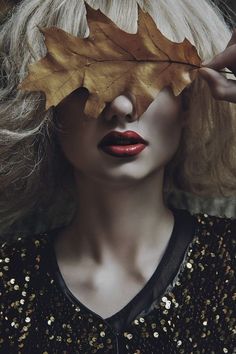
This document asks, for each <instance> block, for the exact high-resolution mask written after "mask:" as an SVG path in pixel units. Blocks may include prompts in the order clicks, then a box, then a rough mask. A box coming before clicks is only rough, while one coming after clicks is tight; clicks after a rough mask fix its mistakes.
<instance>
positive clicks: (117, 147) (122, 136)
mask: <svg viewBox="0 0 236 354" xmlns="http://www.w3.org/2000/svg"><path fill="white" fill-rule="evenodd" d="M147 145H148V142H147V141H146V140H144V139H143V138H142V137H141V136H140V135H139V134H137V133H135V132H134V131H132V130H128V131H126V132H124V133H121V132H117V131H113V132H110V133H109V134H107V135H105V136H104V137H103V139H102V140H101V141H100V143H99V144H98V148H100V149H101V150H102V151H103V152H105V153H107V154H109V155H112V156H115V157H130V156H134V155H137V154H139V153H140V152H141V151H142V150H143V149H145V147H146V146H147Z"/></svg>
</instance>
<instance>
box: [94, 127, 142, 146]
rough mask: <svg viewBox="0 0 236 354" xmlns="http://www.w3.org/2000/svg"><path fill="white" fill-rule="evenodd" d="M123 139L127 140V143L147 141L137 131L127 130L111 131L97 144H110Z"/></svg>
mask: <svg viewBox="0 0 236 354" xmlns="http://www.w3.org/2000/svg"><path fill="white" fill-rule="evenodd" d="M125 140H127V144H131V143H133V144H137V143H143V144H146V145H147V144H148V142H147V141H146V140H144V139H143V138H142V137H141V136H140V135H139V134H138V133H136V132H134V131H132V130H127V131H126V132H118V131H111V132H110V133H108V134H106V135H105V136H104V137H103V138H102V140H101V141H100V142H99V144H98V146H103V145H111V144H115V143H117V142H121V141H125Z"/></svg>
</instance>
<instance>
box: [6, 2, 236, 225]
mask: <svg viewBox="0 0 236 354" xmlns="http://www.w3.org/2000/svg"><path fill="white" fill-rule="evenodd" d="M86 2H87V3H88V4H89V5H90V6H92V7H93V8H95V9H96V8H100V9H101V11H102V12H104V13H105V14H106V15H107V16H108V17H109V18H111V19H112V20H113V21H114V22H115V23H116V24H117V25H118V26H119V27H120V28H122V29H123V30H125V31H127V32H131V33H135V32H136V31H137V18H138V7H137V4H139V5H140V7H141V8H142V9H143V10H144V11H147V12H148V13H150V15H151V16H152V18H153V19H154V21H155V22H156V24H157V26H158V28H159V29H160V30H161V31H162V32H163V34H164V35H166V36H167V37H168V38H169V39H171V40H173V41H177V42H179V41H182V40H183V39H184V38H185V37H187V38H188V39H189V40H190V41H191V42H192V43H193V44H194V45H195V46H196V47H197V50H198V52H199V54H200V56H201V58H202V59H203V60H207V59H209V58H212V57H213V56H214V55H215V54H217V53H219V52H220V51H222V50H223V49H224V48H225V46H226V44H227V42H228V41H229V39H230V36H231V32H230V29H229V28H228V27H227V25H226V23H225V21H224V19H223V16H222V14H221V12H220V10H219V9H218V8H217V7H216V6H214V5H213V4H212V3H210V1H208V0H198V1H190V0H179V1H175V0H111V1H109V0H87V1H86ZM52 25H54V26H57V27H60V28H62V29H63V30H65V31H67V32H70V33H71V34H73V35H75V36H82V37H84V36H86V35H87V34H88V26H87V21H86V14H85V5H84V1H83V0H70V1H66V0H24V1H22V2H21V3H20V5H18V6H17V7H15V9H14V10H13V12H12V13H11V14H10V15H9V16H8V18H7V19H6V21H5V22H4V24H3V25H2V26H1V31H0V53H1V78H2V85H1V89H0V105H1V106H0V151H1V154H0V169H1V173H0V195H1V199H0V220H1V225H2V227H3V228H4V227H8V226H9V225H11V224H12V223H14V222H16V221H17V220H22V218H23V217H24V216H25V215H29V214H30V213H32V212H33V211H35V210H40V209H41V210H46V211H47V215H48V219H50V218H51V217H52V216H53V215H57V213H58V211H59V210H63V212H64V213H65V212H66V210H65V209H67V208H65V205H68V204H67V202H66V198H68V199H69V201H71V200H73V188H72V186H73V180H72V174H71V166H70V165H69V163H68V162H67V161H66V160H65V158H64V157H63V154H62V152H61V150H60V146H59V144H58V141H57V135H56V126H55V121H54V118H55V117H54V114H53V113H54V111H53V109H49V110H48V111H45V109H44V107H45V97H44V95H43V94H41V93H35V92H32V93H24V92H21V91H19V90H17V86H18V84H19V82H21V81H22V80H23V79H24V78H25V76H26V74H27V68H28V64H29V63H32V62H35V61H37V60H39V59H40V58H42V57H43V56H45V54H46V47H45V44H44V38H43V36H42V34H41V32H40V31H39V29H38V27H37V26H40V27H50V26H52ZM185 99H187V101H188V110H187V111H186V112H185V114H186V115H187V116H186V125H185V127H184V130H183V133H182V139H181V143H180V146H179V149H178V151H177V153H176V155H175V156H174V158H173V159H172V161H171V162H170V163H169V164H168V166H167V168H166V173H165V191H166V192H167V193H168V191H170V190H173V189H175V188H180V189H182V190H184V191H187V192H191V193H195V194H196V195H208V196H209V195H232V194H233V193H235V189H236V188H235V187H236V186H235V184H236V183H235V181H236V180H235V176H236V161H235V159H236V158H235V156H236V155H235V146H236V144H235V137H236V133H235V127H236V122H235V119H236V118H235V117H236V115H235V107H233V105H231V104H229V103H227V102H222V101H221V102H219V101H216V100H214V99H213V98H212V97H211V95H210V92H209V90H208V87H207V85H206V84H205V82H203V80H201V79H196V80H195V81H194V83H193V84H192V85H191V86H190V88H189V89H187V90H186V93H185ZM72 204H73V203H72ZM65 214H66V213H65Z"/></svg>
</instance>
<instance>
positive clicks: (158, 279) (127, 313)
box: [48, 207, 196, 332]
mask: <svg viewBox="0 0 236 354" xmlns="http://www.w3.org/2000/svg"><path fill="white" fill-rule="evenodd" d="M170 209H171V210H172V212H173V214H174V219H175V220H174V227H173V230H172V234H171V237H170V240H169V243H168V245H167V247H166V250H165V252H164V254H163V256H162V258H161V261H160V262H159V264H158V266H157V268H156V270H155V271H154V273H153V275H152V276H151V277H150V279H149V280H148V281H147V283H146V284H145V285H144V286H143V288H142V289H141V290H140V291H139V292H138V293H137V294H136V295H135V296H134V297H133V299H131V300H130V301H129V302H128V304H127V305H125V306H124V307H123V308H122V309H121V310H119V311H118V312H116V313H115V314H114V315H112V316H110V317H108V318H102V317H101V316H100V315H98V314H96V313H95V312H94V311H92V310H90V309H89V308H88V307H87V306H85V305H84V304H83V303H81V302H80V301H79V299H77V298H76V297H75V296H74V295H73V294H72V293H71V291H70V290H69V288H68V287H67V285H66V283H65V281H64V279H63V276H62V274H61V272H60V269H59V266H58V263H57V258H56V254H55V250H54V245H53V242H54V239H55V237H56V236H57V234H58V232H59V230H61V229H62V228H57V229H54V230H52V231H51V232H50V235H48V239H49V240H50V242H49V244H50V247H49V252H50V254H49V259H50V260H51V265H52V268H53V271H54V274H53V275H54V277H55V279H56V280H57V283H58V285H59V286H60V288H61V290H62V291H63V292H64V294H65V295H66V296H67V298H68V299H69V300H70V301H71V302H72V303H73V304H75V305H78V306H80V307H83V308H84V309H86V310H87V311H89V312H92V313H93V314H94V315H96V316H98V317H100V318H102V319H103V320H104V321H106V322H107V323H108V324H109V325H110V326H111V327H112V328H114V329H115V331H116V332H120V331H122V329H123V328H124V327H126V326H127V325H128V324H129V323H130V322H132V321H133V320H134V319H135V318H136V317H137V316H138V315H139V314H140V313H141V312H142V311H143V310H144V309H146V308H148V307H149V306H150V305H151V304H152V303H153V302H154V301H155V300H157V299H158V298H160V297H161V296H162V294H163V293H164V291H165V289H166V288H167V286H168V285H169V284H170V282H171V281H172V280H173V279H174V277H175V275H176V274H177V272H178V269H179V267H180V265H181V263H182V261H183V257H184V254H185V250H186V249H187V246H188V245H189V243H190V242H191V241H192V239H193V236H194V230H195V226H196V219H195V218H194V216H192V215H191V214H190V213H189V211H187V210H183V209H175V208H171V207H170Z"/></svg>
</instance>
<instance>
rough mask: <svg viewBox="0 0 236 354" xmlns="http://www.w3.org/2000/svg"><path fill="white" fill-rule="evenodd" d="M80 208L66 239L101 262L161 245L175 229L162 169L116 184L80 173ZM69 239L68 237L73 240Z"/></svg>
mask: <svg viewBox="0 0 236 354" xmlns="http://www.w3.org/2000/svg"><path fill="white" fill-rule="evenodd" d="M76 180H78V183H77V196H78V207H77V212H76V215H75V217H74V219H73V221H72V223H71V224H70V225H69V228H68V230H67V231H68V232H67V235H66V238H68V237H69V238H71V239H70V240H71V244H72V245H73V252H74V254H76V252H77V255H78V253H81V254H84V253H86V254H87V255H88V254H90V255H91V256H92V257H93V259H95V260H96V261H97V262H102V261H103V259H104V258H105V254H107V253H109V254H110V255H111V254H112V257H115V258H118V259H120V260H122V259H127V257H129V258H130V261H132V258H134V257H137V255H138V254H141V253H143V252H141V251H143V250H145V249H152V248H153V247H158V245H160V243H162V244H163V243H164V242H166V238H167V237H168V236H169V235H170V234H171V231H172V228H173V223H174V218H173V215H172V213H171V211H170V210H169V209H168V208H167V207H166V206H165V204H164V201H163V171H161V172H160V171H158V173H153V174H150V175H149V176H147V177H146V178H144V179H142V180H139V181H136V182H134V181H133V180H132V182H129V183H128V182H127V183H114V182H113V183H112V182H111V179H109V180H108V181H106V180H104V181H97V180H96V181H95V180H90V179H89V178H88V177H87V176H86V177H84V176H81V175H78V176H77V177H76ZM68 243H69V242H68Z"/></svg>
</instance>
